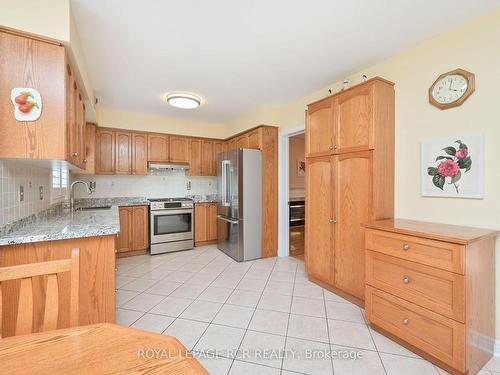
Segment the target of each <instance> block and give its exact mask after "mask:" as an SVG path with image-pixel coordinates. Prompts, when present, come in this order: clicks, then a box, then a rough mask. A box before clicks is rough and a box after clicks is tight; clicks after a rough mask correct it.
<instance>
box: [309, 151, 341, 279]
mask: <svg viewBox="0 0 500 375" xmlns="http://www.w3.org/2000/svg"><path fill="white" fill-rule="evenodd" d="M332 173H333V165H332V157H331V156H324V157H318V158H309V159H307V160H306V202H307V205H306V238H307V248H306V256H305V259H306V267H307V272H308V273H309V274H310V275H311V276H312V277H314V278H316V279H318V280H320V281H323V282H325V283H329V284H331V283H332V282H333V260H334V243H333V241H334V238H333V225H334V224H333V221H334V217H333V206H334V189H333V179H332Z"/></svg>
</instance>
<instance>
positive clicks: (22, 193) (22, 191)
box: [19, 185, 24, 202]
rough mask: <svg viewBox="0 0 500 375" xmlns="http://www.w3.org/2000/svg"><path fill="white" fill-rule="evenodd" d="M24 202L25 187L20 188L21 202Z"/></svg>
mask: <svg viewBox="0 0 500 375" xmlns="http://www.w3.org/2000/svg"><path fill="white" fill-rule="evenodd" d="M22 201H24V186H23V185H21V186H19V202H22Z"/></svg>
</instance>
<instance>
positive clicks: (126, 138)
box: [115, 131, 132, 174]
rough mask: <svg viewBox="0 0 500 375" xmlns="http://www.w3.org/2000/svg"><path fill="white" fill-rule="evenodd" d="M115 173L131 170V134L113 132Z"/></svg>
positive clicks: (125, 172)
mask: <svg viewBox="0 0 500 375" xmlns="http://www.w3.org/2000/svg"><path fill="white" fill-rule="evenodd" d="M115 142H116V146H115V152H116V155H115V160H116V169H115V172H116V174H131V172H132V134H131V133H130V132H121V131H118V132H116V133H115Z"/></svg>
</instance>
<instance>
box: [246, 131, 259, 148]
mask: <svg viewBox="0 0 500 375" xmlns="http://www.w3.org/2000/svg"><path fill="white" fill-rule="evenodd" d="M247 138H248V148H255V149H260V148H261V147H262V128H259V129H255V130H252V131H251V132H249V133H248V135H247Z"/></svg>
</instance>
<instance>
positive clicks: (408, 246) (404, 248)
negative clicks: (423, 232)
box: [403, 243, 410, 251]
mask: <svg viewBox="0 0 500 375" xmlns="http://www.w3.org/2000/svg"><path fill="white" fill-rule="evenodd" d="M403 250H404V251H408V250H410V245H408V244H407V243H405V244H404V245H403Z"/></svg>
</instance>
